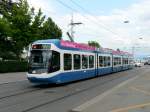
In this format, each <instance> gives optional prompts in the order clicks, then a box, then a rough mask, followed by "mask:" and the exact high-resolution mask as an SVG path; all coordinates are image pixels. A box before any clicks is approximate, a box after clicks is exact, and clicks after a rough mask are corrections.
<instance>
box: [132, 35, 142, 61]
mask: <svg viewBox="0 0 150 112" xmlns="http://www.w3.org/2000/svg"><path fill="white" fill-rule="evenodd" d="M138 39H139V40H142V39H143V38H138ZM135 45H136V43H135ZM135 45H134V43H133V46H132V55H133V59H134V55H135V49H136V46H135Z"/></svg>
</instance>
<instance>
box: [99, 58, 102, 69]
mask: <svg viewBox="0 0 150 112" xmlns="http://www.w3.org/2000/svg"><path fill="white" fill-rule="evenodd" d="M99 67H103V56H99Z"/></svg>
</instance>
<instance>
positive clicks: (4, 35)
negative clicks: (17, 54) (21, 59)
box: [0, 18, 14, 59]
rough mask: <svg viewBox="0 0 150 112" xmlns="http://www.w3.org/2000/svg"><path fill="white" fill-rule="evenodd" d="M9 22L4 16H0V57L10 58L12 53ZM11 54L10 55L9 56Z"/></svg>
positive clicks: (12, 55) (12, 56)
mask: <svg viewBox="0 0 150 112" xmlns="http://www.w3.org/2000/svg"><path fill="white" fill-rule="evenodd" d="M9 35H10V24H9V23H8V21H7V20H6V19H4V18H0V57H1V58H2V59H12V58H14V54H13V52H12V51H13V48H12V46H13V42H12V41H11V38H10V37H9ZM10 55H11V56H10Z"/></svg>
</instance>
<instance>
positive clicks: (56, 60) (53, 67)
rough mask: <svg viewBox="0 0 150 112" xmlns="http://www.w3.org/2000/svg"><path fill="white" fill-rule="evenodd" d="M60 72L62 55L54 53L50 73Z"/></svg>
mask: <svg viewBox="0 0 150 112" xmlns="http://www.w3.org/2000/svg"><path fill="white" fill-rule="evenodd" d="M58 70H60V53H59V52H56V51H52V58H51V62H50V63H49V70H48V72H49V73H52V72H56V71H58Z"/></svg>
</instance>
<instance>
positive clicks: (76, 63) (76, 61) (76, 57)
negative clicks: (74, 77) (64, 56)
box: [73, 54, 81, 70]
mask: <svg viewBox="0 0 150 112" xmlns="http://www.w3.org/2000/svg"><path fill="white" fill-rule="evenodd" d="M73 59H74V69H75V70H77V69H80V68H81V61H80V60H81V57H80V55H78V54H74V56H73Z"/></svg>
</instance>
